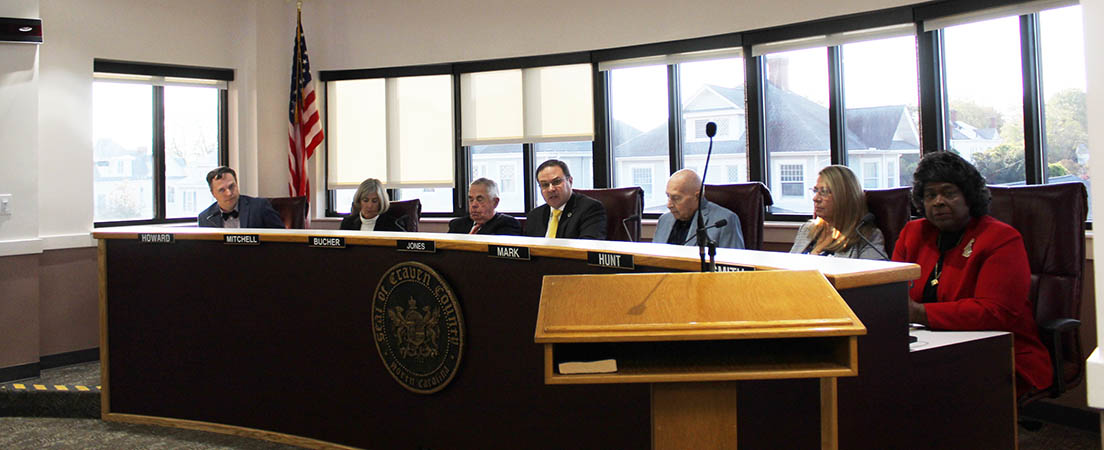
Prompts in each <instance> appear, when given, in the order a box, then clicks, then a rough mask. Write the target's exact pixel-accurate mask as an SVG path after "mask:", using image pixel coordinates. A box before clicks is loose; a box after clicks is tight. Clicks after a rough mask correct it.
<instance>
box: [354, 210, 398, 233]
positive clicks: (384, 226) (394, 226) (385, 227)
mask: <svg viewBox="0 0 1104 450" xmlns="http://www.w3.org/2000/svg"><path fill="white" fill-rule="evenodd" d="M376 217H377V218H376V229H375V230H374V231H406V226H405V224H406V223H407V220H409V218H408V217H407V216H405V215H404V216H402V217H399V218H396V217H395V216H392V215H391V214H388V213H383V214H380V215H379V216H376ZM341 229H342V230H357V231H360V213H358V212H354V213H352V214H349V215H347V216H345V218H343V219H341Z"/></svg>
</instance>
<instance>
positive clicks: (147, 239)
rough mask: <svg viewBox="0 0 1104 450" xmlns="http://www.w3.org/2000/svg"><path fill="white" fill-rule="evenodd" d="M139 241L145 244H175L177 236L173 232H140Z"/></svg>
mask: <svg viewBox="0 0 1104 450" xmlns="http://www.w3.org/2000/svg"><path fill="white" fill-rule="evenodd" d="M138 242H141V243H143V244H174V243H176V236H175V235H173V234H172V233H138Z"/></svg>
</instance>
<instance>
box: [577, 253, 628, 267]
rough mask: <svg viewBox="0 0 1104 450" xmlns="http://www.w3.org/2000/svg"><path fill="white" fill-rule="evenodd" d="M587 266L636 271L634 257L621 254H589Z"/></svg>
mask: <svg viewBox="0 0 1104 450" xmlns="http://www.w3.org/2000/svg"><path fill="white" fill-rule="evenodd" d="M587 264H590V265H592V266H599V267H613V268H617V269H630V270H631V269H635V268H636V266H635V265H633V255H622V254H619V253H606V252H587Z"/></svg>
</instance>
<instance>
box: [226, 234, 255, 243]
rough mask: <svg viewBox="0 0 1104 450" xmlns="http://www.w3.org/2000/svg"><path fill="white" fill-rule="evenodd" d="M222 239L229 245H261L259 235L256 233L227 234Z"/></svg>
mask: <svg viewBox="0 0 1104 450" xmlns="http://www.w3.org/2000/svg"><path fill="white" fill-rule="evenodd" d="M222 239H223V241H222V242H223V243H225V244H230V245H261V236H260V235H257V234H227V235H223V237H222Z"/></svg>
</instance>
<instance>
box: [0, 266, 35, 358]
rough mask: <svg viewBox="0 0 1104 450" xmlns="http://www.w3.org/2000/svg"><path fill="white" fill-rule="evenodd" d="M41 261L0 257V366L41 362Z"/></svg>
mask: <svg viewBox="0 0 1104 450" xmlns="http://www.w3.org/2000/svg"><path fill="white" fill-rule="evenodd" d="M38 260H39V255H19V256H8V257H0V330H4V331H3V338H2V339H0V369H2V368H5V367H12V366H20V365H24V364H32V363H37V362H38V356H39V352H38V337H39V323H38Z"/></svg>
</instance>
